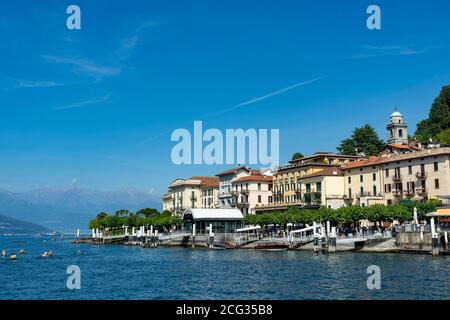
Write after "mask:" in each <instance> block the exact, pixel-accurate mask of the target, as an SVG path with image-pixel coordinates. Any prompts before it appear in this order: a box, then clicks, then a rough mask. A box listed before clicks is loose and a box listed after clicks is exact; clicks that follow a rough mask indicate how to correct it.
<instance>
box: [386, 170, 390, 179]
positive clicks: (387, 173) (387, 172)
mask: <svg viewBox="0 0 450 320" xmlns="http://www.w3.org/2000/svg"><path fill="white" fill-rule="evenodd" d="M385 173H386V178H387V177H389V169H386V170H385Z"/></svg>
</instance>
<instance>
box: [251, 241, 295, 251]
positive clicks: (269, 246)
mask: <svg viewBox="0 0 450 320" xmlns="http://www.w3.org/2000/svg"><path fill="white" fill-rule="evenodd" d="M254 248H255V249H258V250H266V251H285V250H287V249H288V248H289V246H288V245H287V244H279V243H261V244H258V245H256V246H255V247H254Z"/></svg>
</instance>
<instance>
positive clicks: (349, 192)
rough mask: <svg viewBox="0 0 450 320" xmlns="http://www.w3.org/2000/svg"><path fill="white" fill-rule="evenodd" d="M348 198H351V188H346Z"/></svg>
mask: <svg viewBox="0 0 450 320" xmlns="http://www.w3.org/2000/svg"><path fill="white" fill-rule="evenodd" d="M348 197H349V198H351V197H352V188H348Z"/></svg>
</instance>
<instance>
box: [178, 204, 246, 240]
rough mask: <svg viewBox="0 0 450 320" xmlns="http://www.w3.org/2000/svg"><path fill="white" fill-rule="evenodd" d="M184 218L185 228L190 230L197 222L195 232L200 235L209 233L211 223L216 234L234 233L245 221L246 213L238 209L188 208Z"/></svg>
mask: <svg viewBox="0 0 450 320" xmlns="http://www.w3.org/2000/svg"><path fill="white" fill-rule="evenodd" d="M182 219H183V222H184V224H185V229H186V230H189V231H190V232H192V228H193V225H194V224H195V233H196V234H198V235H205V234H209V231H210V230H209V226H210V225H212V232H213V233H215V234H217V233H234V232H235V230H236V229H239V228H242V226H243V223H244V215H243V214H242V212H241V211H240V210H238V209H187V210H185V211H184V212H183V215H182Z"/></svg>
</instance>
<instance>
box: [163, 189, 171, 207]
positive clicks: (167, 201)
mask: <svg viewBox="0 0 450 320" xmlns="http://www.w3.org/2000/svg"><path fill="white" fill-rule="evenodd" d="M162 200H163V211H171V207H172V193H166V194H165V195H163V196H162Z"/></svg>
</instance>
